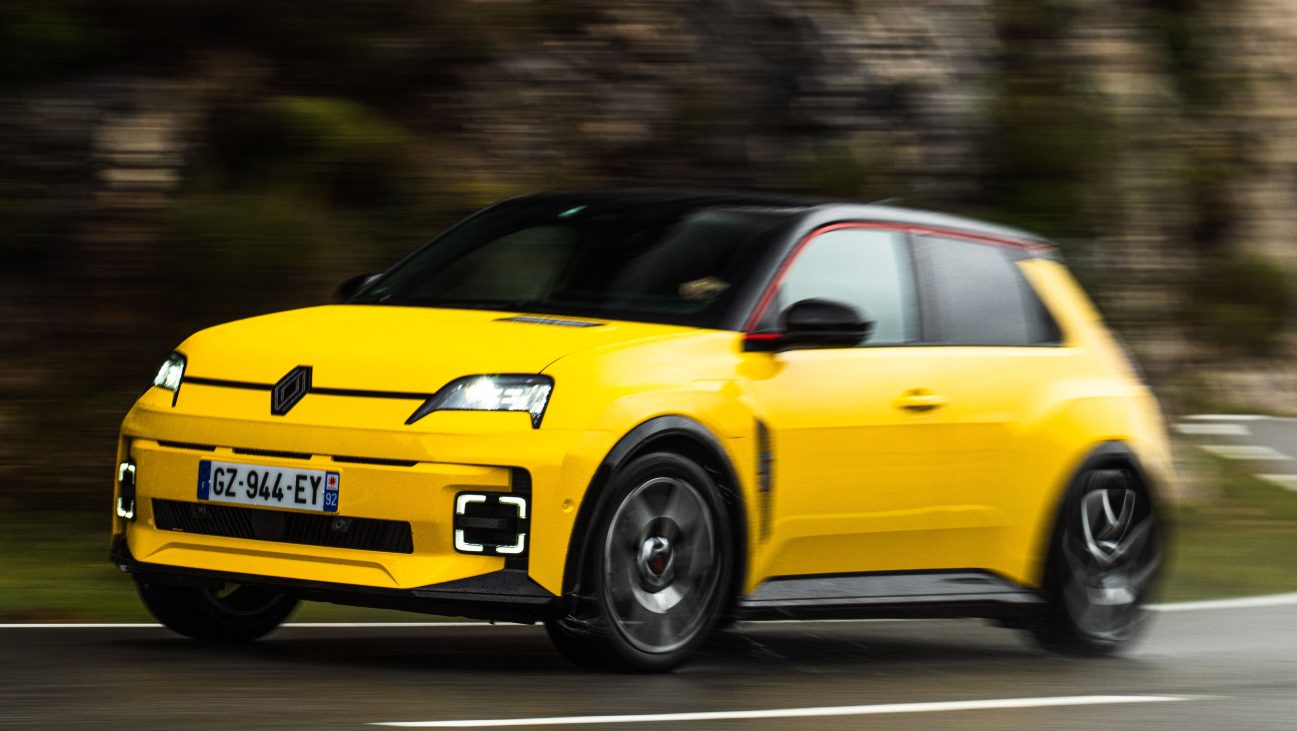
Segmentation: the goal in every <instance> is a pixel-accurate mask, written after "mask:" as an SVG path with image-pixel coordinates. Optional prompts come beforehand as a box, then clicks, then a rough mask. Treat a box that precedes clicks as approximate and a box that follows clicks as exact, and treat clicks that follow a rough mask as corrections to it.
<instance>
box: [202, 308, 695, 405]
mask: <svg viewBox="0 0 1297 731" xmlns="http://www.w3.org/2000/svg"><path fill="white" fill-rule="evenodd" d="M690 331H691V329H690V328H684V327H678V326H670V325H655V324H647V323H639V322H625V321H614V320H594V319H588V318H576V317H565V316H557V315H534V314H525V313H514V312H496V311H483V310H449V309H438V308H425V307H392V306H386V305H330V306H325V307H312V308H308V309H302V310H292V311H288V312H279V313H275V314H272V315H264V316H261V317H253V318H250V319H247V320H239V321H237V322H231V323H227V324H224V325H218V326H216V327H212V328H208V329H207V330H203V331H201V332H199V333H196V334H195V335H193V336H192V337H190V338H189V339H188V340H186V341H185V342H184V343H182V344H181V346H180V348H179V350H180V352H181V353H183V354H184V355H185V356H186V358H188V361H189V363H188V367H187V368H186V372H185V376H186V378H189V377H202V378H210V379H221V380H229V381H242V382H248V383H259V384H272V383H275V382H276V381H278V380H279V379H280V378H283V377H284V375H285V374H287V373H288V372H289V371H290V370H292V369H293V368H295V367H297V366H310V367H311V368H312V371H313V373H312V378H313V383H314V384H315V385H316V386H318V387H325V388H338V389H357V390H367V391H368V390H376V391H401V392H408V393H432V392H435V391H436V390H437V389H438V388H440V387H441V386H443V385H445V384H446V383H447V382H449V381H451V380H453V379H455V378H458V377H461V376H468V375H475V374H479V373H539V372H541V371H542V370H543V369H544V368H545V367H546V366H547V365H549V364H550V363H553V362H554V361H555V360H558V359H559V358H562V357H563V356H565V355H568V354H570V353H574V352H577V351H580V350H585V349H589V348H598V347H602V346H607V345H614V344H623V343H629V342H634V341H639V340H646V339H656V338H660V337H668V336H672V335H678V334H683V333H687V332H690Z"/></svg>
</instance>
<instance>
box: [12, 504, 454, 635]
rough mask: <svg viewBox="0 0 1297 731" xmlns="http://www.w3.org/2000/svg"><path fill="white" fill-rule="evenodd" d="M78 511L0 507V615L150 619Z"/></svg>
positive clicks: (311, 617) (394, 615)
mask: <svg viewBox="0 0 1297 731" xmlns="http://www.w3.org/2000/svg"><path fill="white" fill-rule="evenodd" d="M106 508H107V506H105V510H104V513H103V514H102V515H93V516H92V515H87V514H85V513H72V514H68V513H54V512H44V513H42V512H32V511H24V512H17V511H13V510H5V511H4V512H3V514H0V553H2V554H3V555H4V556H5V568H4V571H3V572H0V622H151V621H153V620H152V619H151V618H150V617H149V615H148V613H147V612H146V611H145V610H144V607H143V606H142V605H141V604H140V600H139V599H138V598H137V597H136V596H135V586H134V583H133V582H132V581H131V580H130V579H129V578H128V577H126V576H124V575H123V574H122V573H121V572H119V571H118V570H117V568H116V567H114V566H113V565H112V564H110V563H109V562H108V530H109V520H108V511H107V509H106ZM293 619H294V621H299V622H325V621H332V622H351V621H366V622H402V621H404V622H408V621H421V622H427V621H437V620H438V618H437V617H429V616H426V615H416V614H409V613H406V612H395V611H386V610H381V609H364V608H359V607H342V606H336V605H333V604H320V603H316V602H307V603H304V604H303V605H302V607H301V608H300V609H298V611H297V613H296V614H295V615H294V616H293Z"/></svg>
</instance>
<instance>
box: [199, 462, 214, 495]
mask: <svg viewBox="0 0 1297 731" xmlns="http://www.w3.org/2000/svg"><path fill="white" fill-rule="evenodd" d="M211 491H212V463H211V462H208V461H207V460H203V461H201V462H199V463H198V499H199V500H207V499H209V498H208V495H209V494H210V493H211Z"/></svg>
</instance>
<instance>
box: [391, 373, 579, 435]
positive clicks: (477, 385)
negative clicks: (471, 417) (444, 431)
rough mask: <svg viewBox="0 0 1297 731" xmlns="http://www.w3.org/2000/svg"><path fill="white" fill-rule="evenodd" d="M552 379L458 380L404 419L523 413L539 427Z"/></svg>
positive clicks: (411, 421) (552, 385) (522, 377)
mask: <svg viewBox="0 0 1297 731" xmlns="http://www.w3.org/2000/svg"><path fill="white" fill-rule="evenodd" d="M553 389H554V379H552V378H550V377H549V376H467V377H464V378H457V379H455V380H453V381H451V382H450V383H447V384H446V385H445V386H442V388H441V390H440V391H438V392H437V393H435V394H433V396H432V398H429V399H428V400H427V401H424V402H423V405H421V406H420V407H419V408H417V409H415V410H414V413H413V414H410V418H408V419H406V420H405V423H406V424H413V423H414V422H416V421H418V420H419V419H422V418H423V417H425V416H427V415H428V414H431V413H432V412H434V411H526V412H527V413H529V414H531V425H532V427H539V426H540V419H541V417H542V416H544V415H545V406H546V405H547V404H548V403H549V393H550V391H552V390H553Z"/></svg>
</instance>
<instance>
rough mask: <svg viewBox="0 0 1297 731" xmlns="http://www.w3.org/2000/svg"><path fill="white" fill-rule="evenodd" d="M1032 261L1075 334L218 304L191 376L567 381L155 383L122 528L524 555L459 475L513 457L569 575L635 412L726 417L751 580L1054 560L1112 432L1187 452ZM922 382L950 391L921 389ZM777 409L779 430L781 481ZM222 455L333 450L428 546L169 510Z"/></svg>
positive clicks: (269, 569)
mask: <svg viewBox="0 0 1297 731" xmlns="http://www.w3.org/2000/svg"><path fill="white" fill-rule="evenodd" d="M1020 266H1021V268H1022V270H1023V272H1024V274H1025V275H1026V276H1027V278H1028V279H1029V281H1030V282H1031V283H1032V285H1033V286H1034V288H1035V289H1036V290H1037V292H1038V293H1039V294H1040V296H1041V297H1042V299H1043V300H1044V301H1045V304H1046V305H1047V306H1048V308H1049V310H1050V311H1051V312H1052V313H1053V314H1054V316H1055V318H1056V319H1057V320H1058V322H1059V325H1060V327H1061V329H1062V332H1063V342H1062V344H1061V345H1059V346H1056V347H1055V346H1048V347H1031V348H990V347H876V348H874V347H861V348H853V349H839V350H805V351H790V352H783V353H745V352H743V350H742V335H741V334H740V333H736V332H729V331H714V330H700V329H693V328H685V327H674V326H666V325H651V324H642V323H629V322H613V321H602V320H600V321H592V322H598V323H599V326H597V327H584V328H583V327H561V326H553V325H544V324H529V323H519V322H508V321H502V320H501V318H503V317H507V316H508V315H507V313H503V314H502V313H498V312H482V311H458V310H444V309H422V308H403V307H380V306H360V305H346V306H330V307H318V308H312V309H306V310H298V311H293V312H286V313H280V314H276V315H268V316H265V317H260V318H253V319H249V320H243V321H239V322H234V323H230V324H227V325H222V326H218V327H216V328H212V329H209V330H206V331H203V332H200V333H198V334H196V335H194V336H193V337H191V338H190V339H189V340H187V341H185V342H184V343H183V344H182V345H181V346H180V347H179V351H180V352H182V353H183V354H184V355H185V356H186V357H187V358H188V370H187V371H186V374H185V375H186V378H190V377H202V378H209V379H221V380H227V381H245V382H253V383H260V384H271V383H274V382H275V381H277V380H278V379H280V378H281V377H283V376H284V374H285V373H287V372H288V371H289V370H291V369H292V368H294V367H295V366H298V365H303V364H307V365H311V366H313V368H314V385H315V386H316V387H324V388H331V389H352V390H374V391H386V392H407V393H411V394H431V393H433V392H435V391H436V390H437V389H438V388H440V387H441V386H443V385H444V384H446V383H447V382H449V381H451V380H453V379H455V378H459V377H462V376H468V375H474V374H486V373H545V374H547V375H549V376H551V377H552V378H553V379H554V391H553V394H552V396H551V399H550V403H549V406H548V409H547V411H546V413H545V415H544V419H543V422H542V424H541V426H540V428H533V427H532V424H531V421H530V419H529V417H528V416H527V415H526V414H524V413H485V412H435V413H433V414H431V415H429V416H428V417H426V418H424V419H422V420H420V421H418V422H416V423H415V424H413V425H408V426H407V425H405V424H404V421H405V419H406V417H407V416H409V415H410V413H411V412H412V411H413V410H414V409H415V408H416V407H417V406H418V405H419V404H420V402H421V399H419V398H418V397H417V396H412V397H411V398H408V399H403V398H365V397H356V396H327V395H320V394H314V393H312V394H308V395H307V396H306V397H305V398H304V399H303V400H302V401H301V402H300V403H299V404H298V405H297V406H296V407H295V408H293V409H292V410H291V411H290V412H289V413H288V414H287V415H284V416H272V415H271V414H270V411H269V408H268V406H269V394H268V393H267V392H266V391H264V390H263V391H258V390H249V389H238V388H227V387H221V386H214V385H201V384H195V383H184V384H183V385H182V386H181V388H180V391H179V393H178V395H177V397H176V398H175V402H174V404H173V402H172V393H171V392H169V391H166V390H164V389H161V388H157V387H154V388H151V389H150V390H149V391H148V392H147V393H145V394H144V395H143V396H142V397H141V398H140V399H139V401H138V402H137V403H136V404H135V406H134V408H133V409H132V410H131V412H130V413H129V414H128V416H127V417H126V420H125V422H124V423H123V426H122V441H121V445H120V449H119V455H120V457H121V458H122V459H125V458H126V457H127V456H129V457H130V458H132V459H134V460H135V462H136V464H137V497H138V505H139V511H138V516H137V519H136V520H134V521H124V520H121V519H117V520H116V522H115V531H116V532H117V533H118V534H124V535H125V536H126V539H127V542H128V545H129V547H130V550H131V552H132V553H133V555H134V556H135V557H136V558H137V559H138V560H140V561H143V562H147V563H152V564H161V565H166V566H175V567H182V568H194V569H211V570H221V571H233V572H238V573H245V574H257V575H264V576H273V577H283V578H288V579H298V580H307V581H320V582H330V583H337V584H349V585H356V586H364V587H380V588H393V589H408V588H413V587H420V586H426V585H429V584H437V583H441V582H446V581H452V580H456V579H462V578H467V577H472V576H477V575H480V574H485V573H488V572H492V571H495V570H497V569H500V568H501V567H502V566H503V565H504V559H502V558H497V557H488V556H477V555H471V554H464V553H459V552H456V551H455V549H454V547H453V542H452V536H451V531H450V521H451V516H452V511H453V500H454V495H455V493H456V492H458V491H461V490H473V491H507V490H508V489H509V483H510V468H523V469H526V470H527V471H528V472H529V473H530V475H531V480H532V515H531V535H530V537H529V539H530V543H529V553H530V556H529V573H530V576H531V577H532V579H533V580H535V581H536V582H537V583H538V584H540V585H541V586H542V587H544V588H545V589H547V590H549V591H550V592H553V593H555V594H558V593H561V592H562V590H563V588H564V570H565V565H566V561H567V556H568V552H569V550H570V548H571V540H570V539H571V536H572V531H573V527H574V523H575V521H576V519H577V515H578V512H579V507H580V506H581V505H582V503H583V501H585V500H587V499H591V496H589V495H588V494H587V493H588V491H589V489H590V486H591V483H592V480H594V478H595V474H596V470H597V469H598V467H599V465H600V464H601V463H602V462H603V461H604V459H605V458H606V457H607V455H608V454H609V452H610V451H611V450H612V449H613V447H614V446H615V445H616V444H617V442H618V440H620V439H621V438H622V437H623V436H625V435H626V434H627V433H628V432H630V431H631V430H632V429H634V428H635V427H636V426H637V425H640V424H642V423H644V422H646V421H648V420H650V419H652V418H654V417H658V416H684V417H687V418H690V419H692V420H694V421H696V422H697V423H698V424H700V425H702V426H703V427H704V428H706V429H707V430H708V431H710V432H711V434H712V435H714V436H715V437H716V440H717V441H718V442H719V443H720V444H721V445H722V446H723V449H724V451H725V455H724V456H725V458H726V459H728V461H729V462H730V463H731V466H732V467H733V470H734V473H735V475H736V476H737V479H738V482H739V486H738V487H739V492H740V494H741V497H742V502H743V506H744V516H745V518H746V525H745V527H746V531H745V532H746V536H747V541H746V544H745V545H742V546H738V547H736V550H741V551H744V552H745V553H746V555H745V556H744V559H745V560H744V565H745V566H746V567H747V574H746V576H745V577H744V582H743V583H744V590H745V591H751V590H752V589H754V588H755V587H756V586H758V585H759V584H760V583H761V582H763V581H764V580H766V579H768V578H770V577H774V576H790V575H810V574H823V573H834V572H866V571H902V570H923V569H983V570H987V571H991V572H995V573H997V574H999V575H1001V576H1004V577H1006V578H1008V579H1011V580H1013V581H1015V582H1018V583H1020V584H1022V585H1026V586H1036V585H1039V582H1040V581H1041V572H1042V566H1041V556H1042V554H1043V547H1044V546H1045V542H1046V541H1047V539H1048V534H1049V531H1050V530H1051V527H1052V522H1053V519H1054V515H1055V511H1056V509H1057V502H1058V500H1059V498H1060V496H1061V494H1062V490H1063V489H1064V487H1065V485H1066V483H1067V480H1068V479H1069V477H1070V475H1071V474H1072V472H1073V471H1074V470H1075V468H1076V467H1077V466H1078V465H1079V464H1080V462H1081V460H1082V459H1083V458H1084V457H1085V455H1086V454H1087V453H1088V452H1089V451H1090V450H1092V449H1093V448H1094V447H1095V446H1096V445H1098V444H1099V443H1101V442H1104V441H1121V442H1125V443H1126V444H1127V445H1128V446H1130V447H1131V449H1132V450H1133V451H1134V452H1135V453H1136V454H1137V455H1138V457H1139V459H1140V460H1141V463H1142V465H1143V467H1144V469H1145V470H1146V471H1147V473H1148V474H1149V475H1150V476H1151V478H1152V480H1153V482H1154V488H1155V489H1157V490H1162V489H1163V488H1164V487H1166V486H1169V485H1170V484H1171V482H1172V475H1171V472H1170V460H1169V456H1168V450H1167V445H1166V441H1165V437H1164V431H1163V425H1162V423H1161V419H1160V416H1159V415H1158V412H1157V406H1156V403H1155V402H1154V400H1153V399H1152V396H1151V395H1150V394H1149V392H1148V390H1147V388H1146V387H1145V386H1144V385H1142V384H1141V383H1140V382H1139V380H1138V378H1137V377H1136V376H1135V375H1134V374H1133V373H1131V372H1130V369H1129V367H1128V366H1127V365H1126V363H1125V360H1124V359H1123V357H1122V355H1121V353H1120V351H1119V348H1118V347H1117V346H1116V344H1115V343H1114V342H1113V341H1112V338H1111V336H1110V335H1108V333H1107V331H1106V330H1105V329H1104V327H1103V326H1102V324H1101V323H1100V322H1099V319H1098V315H1097V313H1096V312H1095V311H1094V309H1093V307H1092V306H1091V305H1090V304H1089V302H1088V300H1087V299H1086V298H1085V296H1084V295H1083V294H1082V293H1081V291H1080V290H1079V288H1078V287H1077V286H1076V284H1075V283H1074V282H1073V281H1072V279H1071V277H1070V275H1069V274H1068V273H1067V271H1066V270H1065V269H1064V268H1063V267H1062V266H1061V265H1059V264H1057V263H1054V262H1052V261H1048V260H1043V259H1036V260H1029V261H1025V262H1023V263H1021V264H1020ZM914 398H919V399H924V398H928V399H931V398H936V399H939V400H940V401H941V402H942V403H943V406H942V407H941V408H936V409H931V410H912V409H908V408H905V407H904V406H905V404H906V403H912V400H913V399H914ZM907 399H908V400H909V401H907ZM758 420H759V421H761V422H763V423H764V424H765V425H766V426H767V427H768V429H769V431H770V435H771V440H772V445H773V456H774V470H773V472H774V477H773V481H772V491H771V495H770V496H769V498H768V499H767V500H765V501H763V500H762V498H761V496H760V495H758V486H757V458H758V455H757V440H756V428H757V422H758ZM195 445H201V446H202V448H203V449H207V448H209V447H210V448H211V450H212V451H202V450H200V449H195V448H194V447H195ZM238 449H243V450H246V449H257V450H268V451H273V452H282V453H300V454H301V455H307V458H306V459H300V458H291V457H272V456H254V455H250V454H246V453H239V452H236V451H235V450H238ZM335 457H345V458H361V459H367V460H389V461H392V460H397V461H405V462H411V463H414V464H413V465H412V466H401V465H383V464H372V463H355V462H338V461H335V460H334V458H335ZM203 459H213V460H220V461H228V462H242V463H248V464H261V465H271V466H282V467H293V468H306V469H328V470H333V471H337V472H339V473H340V475H341V491H340V505H341V507H340V510H339V515H343V516H349V517H367V518H380V519H388V520H402V521H408V522H409V523H410V524H411V527H412V530H413V541H414V552H413V553H410V554H396V553H381V552H373V551H360V550H348V549H338V548H325V547H316V546H305V545H295V544H287V543H276V542H266V541H255V540H247V539H234V538H218V537H211V536H200V535H190V534H186V533H181V532H176V531H163V530H159V529H157V527H156V525H155V524H154V516H153V513H152V509H151V504H150V500H151V499H152V498H164V499H171V500H181V501H194V500H195V494H196V493H195V491H196V486H197V469H198V463H199V461H200V460H203Z"/></svg>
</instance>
